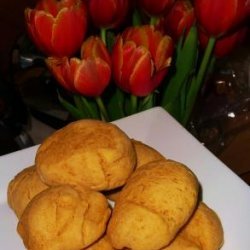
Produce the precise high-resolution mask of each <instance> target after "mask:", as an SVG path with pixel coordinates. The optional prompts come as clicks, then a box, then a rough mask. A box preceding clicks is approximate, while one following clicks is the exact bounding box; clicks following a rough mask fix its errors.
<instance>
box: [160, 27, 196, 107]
mask: <svg viewBox="0 0 250 250" xmlns="http://www.w3.org/2000/svg"><path fill="white" fill-rule="evenodd" d="M177 52H178V53H177V55H176V64H175V69H176V71H175V74H174V75H173V77H172V78H171V79H170V81H169V83H168V86H167V87H166V88H165V90H164V93H163V98H162V103H161V104H162V106H163V107H165V108H166V109H167V107H168V106H169V105H170V103H172V102H173V101H174V100H175V99H176V98H178V95H179V94H180V91H181V88H182V86H183V84H185V82H186V81H187V80H188V78H189V77H190V75H192V73H194V69H195V64H196V61H197V57H198V35H197V28H196V27H195V26H193V27H192V28H191V29H190V31H189V33H188V36H187V37H186V39H185V41H184V44H183V47H182V48H181V49H179V51H177Z"/></svg>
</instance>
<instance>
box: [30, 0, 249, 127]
mask: <svg viewBox="0 0 250 250" xmlns="http://www.w3.org/2000/svg"><path fill="white" fill-rule="evenodd" d="M249 10H250V1H248V0H237V1H235V0H234V1H233V0H227V1H226V0H220V1H218V0H194V1H188V0H176V1H175V0H159V1H153V0H137V1H130V0H105V1H104V0H103V1H102V0H59V1H57V0H39V1H38V3H37V5H36V6H35V8H34V9H31V8H27V9H26V10H25V18H26V24H27V30H28V33H29V35H30V37H31V39H32V41H33V42H34V44H35V45H36V47H37V48H38V49H39V50H40V51H41V52H42V53H43V54H44V55H45V56H46V59H45V61H46V65H47V67H48V69H49V71H50V72H51V74H52V76H53V77H54V78H55V79H56V81H57V82H58V84H59V85H58V86H61V87H59V88H58V98H59V101H60V102H61V104H62V105H63V106H64V107H65V108H66V109H67V110H68V111H69V112H70V114H71V115H72V116H73V117H74V118H75V119H81V118H94V119H102V120H106V121H112V120H116V119H119V118H122V117H125V116H128V115H131V114H134V113H137V112H140V111H143V110H146V109H150V108H151V107H154V106H161V107H163V108H164V109H165V110H167V111H168V112H169V113H170V114H172V115H173V116H174V117H175V118H176V119H177V120H178V121H179V122H180V123H181V124H183V125H184V126H185V125H186V124H187V122H188V121H189V119H190V116H191V114H192V110H193V108H194V105H195V102H196V100H197V96H198V94H199V91H200V89H201V87H202V85H203V83H204V81H205V79H206V75H207V74H208V72H209V71H210V70H211V69H212V65H213V63H214V62H215V59H216V58H218V57H224V56H226V55H227V54H228V53H230V51H232V50H233V49H234V48H235V47H236V45H238V44H239V42H240V41H242V40H243V39H244V37H245V34H246V32H247V26H246V25H247V24H246V22H247V19H248V17H249V13H250V11H249Z"/></svg>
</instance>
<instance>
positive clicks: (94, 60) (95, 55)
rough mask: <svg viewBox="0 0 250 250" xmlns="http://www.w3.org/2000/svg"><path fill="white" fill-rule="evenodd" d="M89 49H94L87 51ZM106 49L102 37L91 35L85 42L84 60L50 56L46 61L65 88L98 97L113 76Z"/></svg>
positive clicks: (83, 47) (83, 48)
mask: <svg viewBox="0 0 250 250" xmlns="http://www.w3.org/2000/svg"><path fill="white" fill-rule="evenodd" d="M88 49H91V50H92V49H93V51H92V52H86V51H85V50H88ZM104 50H105V45H104V44H103V43H102V41H101V40H100V38H95V37H90V38H88V39H87V40H86V41H85V42H84V43H83V46H82V55H83V59H82V60H80V59H78V58H71V59H68V58H67V57H64V58H54V57H49V58H48V59H47V61H46V62H47V65H48V67H49V69H50V70H51V72H52V74H53V75H54V76H55V78H56V79H57V81H58V82H59V83H60V84H61V85H62V86H63V87H64V88H66V89H67V90H69V91H71V92H74V93H78V94H81V95H85V96H90V97H97V96H100V95H101V94H102V93H103V91H104V89H105V88H106V87H107V85H108V84H109V82H110V78H111V68H110V65H109V63H110V58H108V57H109V56H108V52H107V51H104ZM99 51H101V52H100V54H99ZM85 52H86V53H85ZM103 55H104V56H103Z"/></svg>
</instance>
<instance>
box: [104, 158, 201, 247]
mask: <svg viewBox="0 0 250 250" xmlns="http://www.w3.org/2000/svg"><path fill="white" fill-rule="evenodd" d="M198 193H199V183H198V180H197V178H196V176H195V175H194V174H193V173H192V172H191V170H189V169H188V168H187V167H186V166H184V165H183V164H181V163H179V162H175V161H172V160H159V161H153V162H150V163H148V164H146V165H144V166H143V167H141V168H139V169H137V170H135V172H134V173H133V174H132V176H131V177H130V178H129V180H128V182H127V183H126V185H125V186H124V187H123V189H122V191H121V193H120V195H119V196H118V199H117V201H116V204H115V207H114V210H113V213H112V216H111V219H110V221H109V225H108V230H107V235H108V237H109V239H110V240H111V244H112V246H114V247H115V248H116V249H123V248H128V249H133V250H158V249H160V248H162V247H165V246H167V245H168V244H169V243H170V242H171V241H172V240H173V239H174V238H175V236H176V234H177V233H178V231H179V230H180V229H181V228H182V227H183V226H184V225H185V223H186V222H187V221H188V220H189V218H190V217H191V215H192V213H193V211H194V210H195V208H196V205H197V201H198Z"/></svg>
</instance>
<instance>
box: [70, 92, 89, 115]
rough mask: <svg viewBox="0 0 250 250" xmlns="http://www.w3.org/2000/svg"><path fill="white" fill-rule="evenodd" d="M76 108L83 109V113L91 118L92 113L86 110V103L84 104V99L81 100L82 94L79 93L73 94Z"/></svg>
mask: <svg viewBox="0 0 250 250" xmlns="http://www.w3.org/2000/svg"><path fill="white" fill-rule="evenodd" d="M73 99H74V102H75V105H76V108H77V109H78V110H79V111H81V113H82V114H83V116H84V117H86V118H89V117H90V114H89V113H88V111H87V110H86V107H85V105H83V103H82V100H81V96H79V95H74V96H73Z"/></svg>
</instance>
